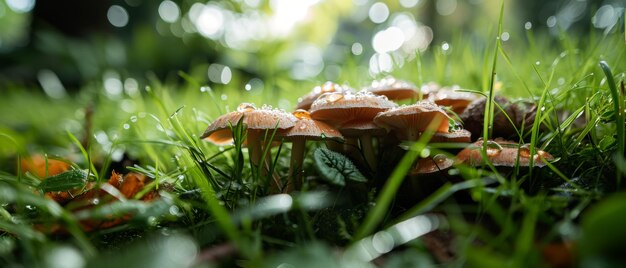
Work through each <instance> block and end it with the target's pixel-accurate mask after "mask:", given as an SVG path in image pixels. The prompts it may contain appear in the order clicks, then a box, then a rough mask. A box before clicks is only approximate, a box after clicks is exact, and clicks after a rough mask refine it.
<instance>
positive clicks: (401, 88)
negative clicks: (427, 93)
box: [363, 76, 418, 100]
mask: <svg viewBox="0 0 626 268" xmlns="http://www.w3.org/2000/svg"><path fill="white" fill-rule="evenodd" d="M363 90H364V91H368V92H372V93H374V94H376V95H383V96H386V97H387V98H389V99H392V100H406V99H412V98H416V97H417V95H418V92H417V87H416V86H415V85H414V84H412V83H410V82H408V81H404V80H398V79H395V78H393V77H391V76H388V77H385V78H383V79H381V80H374V81H373V82H372V85H371V86H369V87H366V88H364V89H363Z"/></svg>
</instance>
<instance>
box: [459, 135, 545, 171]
mask: <svg viewBox="0 0 626 268" xmlns="http://www.w3.org/2000/svg"><path fill="white" fill-rule="evenodd" d="M518 146H519V145H518V144H517V143H516V142H512V141H502V140H499V141H494V140H488V141H487V150H486V153H487V157H488V160H489V161H490V162H491V163H492V164H493V165H494V166H501V167H514V166H515V165H516V164H519V166H524V167H527V166H530V160H531V154H530V144H524V145H521V146H519V147H518ZM482 147H483V141H482V140H479V141H477V142H475V143H473V144H472V145H470V146H469V147H467V148H465V149H463V150H462V151H461V152H459V153H458V154H457V161H458V162H460V163H465V164H468V165H470V166H479V165H481V164H482V163H483V157H482V152H481V150H482ZM518 156H519V159H518ZM532 160H533V165H534V166H536V167H543V166H545V165H546V162H549V161H553V160H554V157H553V156H552V155H551V154H550V153H548V152H546V151H543V150H539V149H537V150H536V153H535V155H533V156H532Z"/></svg>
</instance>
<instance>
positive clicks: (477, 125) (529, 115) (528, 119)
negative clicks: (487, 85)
mask: <svg viewBox="0 0 626 268" xmlns="http://www.w3.org/2000/svg"><path fill="white" fill-rule="evenodd" d="M486 102H487V98H480V99H477V100H474V101H473V102H472V103H470V104H469V105H468V106H467V108H466V109H465V111H463V113H461V114H460V115H459V117H460V118H461V120H462V121H463V123H464V124H465V125H466V126H467V129H468V130H469V131H470V132H471V133H472V136H473V137H474V139H477V138H478V137H480V136H481V135H482V132H483V125H484V119H485V118H484V116H485V104H486ZM494 102H495V103H497V104H498V105H499V106H500V107H501V108H502V109H499V108H497V107H495V108H494V117H493V128H492V129H493V132H492V135H493V136H494V137H507V138H509V137H512V136H516V135H517V132H516V131H515V129H518V130H520V131H521V128H522V125H525V127H526V128H530V127H531V125H532V123H533V121H534V119H535V114H534V113H533V109H526V108H525V107H524V106H522V105H518V104H517V103H511V102H510V101H509V100H507V99H506V98H505V97H501V96H496V97H494ZM505 114H506V115H505ZM509 119H510V121H509Z"/></svg>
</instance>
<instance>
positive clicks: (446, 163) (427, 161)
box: [409, 154, 454, 175]
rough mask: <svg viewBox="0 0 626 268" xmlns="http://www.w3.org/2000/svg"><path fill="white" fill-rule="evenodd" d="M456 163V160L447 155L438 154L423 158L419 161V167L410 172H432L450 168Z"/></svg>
mask: <svg viewBox="0 0 626 268" xmlns="http://www.w3.org/2000/svg"><path fill="white" fill-rule="evenodd" d="M453 164H454V160H452V159H450V158H448V157H446V156H445V155H444V154H438V155H435V156H433V157H427V158H422V159H419V160H418V161H417V167H416V168H415V169H413V170H412V171H411V172H410V173H409V174H410V175H418V174H432V173H437V172H439V171H442V170H445V169H448V168H450V167H451V166H452V165H453Z"/></svg>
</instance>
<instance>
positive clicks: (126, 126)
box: [122, 124, 130, 129]
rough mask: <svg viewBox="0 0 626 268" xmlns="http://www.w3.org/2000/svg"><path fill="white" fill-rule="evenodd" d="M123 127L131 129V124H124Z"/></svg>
mask: <svg viewBox="0 0 626 268" xmlns="http://www.w3.org/2000/svg"><path fill="white" fill-rule="evenodd" d="M122 127H124V129H129V128H130V125H129V124H124V125H123V126H122Z"/></svg>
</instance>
